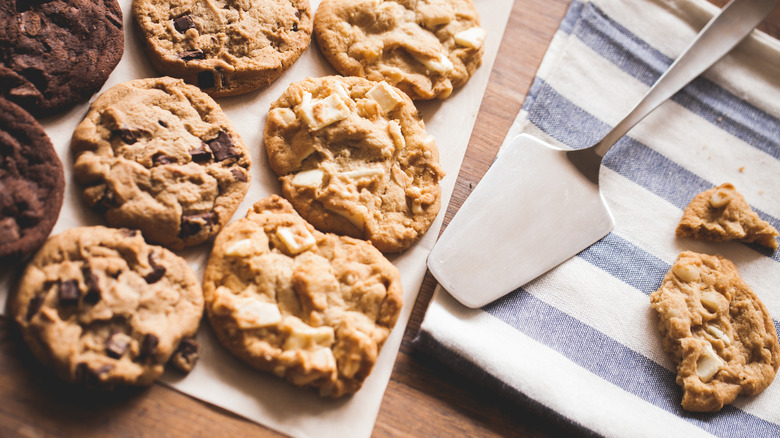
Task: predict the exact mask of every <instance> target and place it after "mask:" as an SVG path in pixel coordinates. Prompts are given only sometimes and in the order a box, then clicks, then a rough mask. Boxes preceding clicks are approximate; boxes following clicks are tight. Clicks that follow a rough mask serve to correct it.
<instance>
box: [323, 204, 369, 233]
mask: <svg viewBox="0 0 780 438" xmlns="http://www.w3.org/2000/svg"><path fill="white" fill-rule="evenodd" d="M328 210H329V211H331V212H333V213H336V214H337V215H339V216H341V217H343V218H345V219H347V220H348V221H350V222H351V223H352V225H354V226H355V227H356V228H357V229H358V230H360V231H363V227H365V226H366V221H365V219H364V218H363V215H361V214H355V213H352V212H350V211H347V210H337V209H334V208H329V209H328Z"/></svg>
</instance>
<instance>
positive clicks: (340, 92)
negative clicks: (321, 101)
mask: <svg viewBox="0 0 780 438" xmlns="http://www.w3.org/2000/svg"><path fill="white" fill-rule="evenodd" d="M333 89H334V91H336V94H338V95H339V96H341V98H342V99H344V100H352V97H350V96H349V93H347V90H346V89H344V86H342V85H341V84H339V83H335V84H333Z"/></svg>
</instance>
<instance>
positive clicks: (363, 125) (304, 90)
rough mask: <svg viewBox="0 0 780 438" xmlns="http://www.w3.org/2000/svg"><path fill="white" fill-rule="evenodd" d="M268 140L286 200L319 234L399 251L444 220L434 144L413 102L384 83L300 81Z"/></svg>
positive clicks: (268, 130)
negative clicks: (356, 239) (440, 217)
mask: <svg viewBox="0 0 780 438" xmlns="http://www.w3.org/2000/svg"><path fill="white" fill-rule="evenodd" d="M264 138H265V147H266V150H267V152H268V159H269V162H270V164H271V168H272V169H273V170H274V172H276V174H277V175H279V177H280V179H281V181H282V192H283V194H284V197H285V198H287V199H288V200H289V201H290V202H291V203H292V204H293V206H294V207H295V209H296V210H298V212H299V213H300V214H301V216H303V218H304V219H306V220H307V221H309V222H310V223H311V224H312V225H314V226H315V227H316V228H317V229H319V230H322V231H327V232H334V233H338V234H343V235H348V236H352V237H359V238H364V239H366V240H370V241H371V243H373V244H374V246H376V247H377V248H378V249H379V250H380V251H383V252H398V251H403V250H404V249H406V248H408V247H409V246H410V245H412V244H413V243H414V242H416V241H417V240H418V239H419V238H420V237H422V235H423V234H424V233H425V232H426V231H427V230H428V228H429V227H430V225H431V223H432V222H433V220H434V219H435V218H436V214H437V213H438V211H439V207H440V198H441V188H440V187H439V180H440V179H441V178H442V177H443V176H444V171H443V170H442V169H441V167H440V165H439V152H438V149H437V147H436V142H435V141H434V140H433V138H432V137H431V136H429V135H428V134H427V132H426V131H425V124H424V123H423V120H422V118H421V117H420V114H419V112H418V111H417V109H416V108H415V106H414V103H413V102H412V101H411V100H410V99H409V97H408V96H406V95H405V94H404V93H403V92H401V91H399V90H398V89H396V88H394V87H392V86H390V85H388V84H387V83H385V82H372V81H368V80H366V79H363V78H358V77H347V78H344V77H340V76H328V77H324V78H317V79H306V80H304V81H300V82H296V83H294V84H292V85H290V87H289V88H288V89H287V90H286V91H285V92H284V93H283V94H282V96H281V97H280V98H279V99H278V100H277V101H276V102H274V103H273V104H271V110H270V112H269V114H268V120H267V122H266V126H265V135H264Z"/></svg>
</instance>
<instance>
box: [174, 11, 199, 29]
mask: <svg viewBox="0 0 780 438" xmlns="http://www.w3.org/2000/svg"><path fill="white" fill-rule="evenodd" d="M173 27H174V28H175V29H176V30H177V31H178V32H180V33H184V32H186V31H187V29H195V20H193V19H192V15H183V16H181V17H179V18H177V19H175V20H173Z"/></svg>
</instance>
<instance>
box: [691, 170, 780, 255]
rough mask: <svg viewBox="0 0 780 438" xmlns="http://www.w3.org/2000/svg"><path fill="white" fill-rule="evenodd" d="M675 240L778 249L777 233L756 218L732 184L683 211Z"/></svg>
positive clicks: (698, 197) (705, 194)
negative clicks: (677, 238)
mask: <svg viewBox="0 0 780 438" xmlns="http://www.w3.org/2000/svg"><path fill="white" fill-rule="evenodd" d="M676 234H677V237H692V238H694V239H704V240H712V241H715V242H720V241H724V240H741V241H743V242H756V243H758V244H759V245H763V246H766V247H769V248H772V249H777V239H775V238H776V237H777V236H778V235H780V233H778V232H777V230H776V229H775V227H773V226H772V225H770V224H769V223H767V222H766V221H764V220H762V219H761V218H759V217H758V215H757V214H756V213H755V212H754V211H753V210H751V209H750V206H749V205H748V203H747V201H745V198H744V197H743V196H742V195H741V194H740V193H739V192H737V190H736V189H735V188H734V186H733V185H732V184H731V183H724V184H721V185H720V186H718V187H716V188H714V189H710V190H707V191H704V192H702V193H699V194H698V195H696V197H694V198H693V200H692V201H691V203H690V204H688V207H686V208H685V212H684V213H683V217H682V219H681V220H680V223H679V224H678V225H677V230H676Z"/></svg>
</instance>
